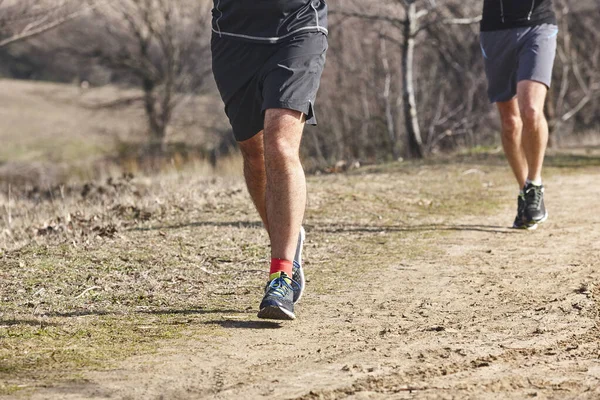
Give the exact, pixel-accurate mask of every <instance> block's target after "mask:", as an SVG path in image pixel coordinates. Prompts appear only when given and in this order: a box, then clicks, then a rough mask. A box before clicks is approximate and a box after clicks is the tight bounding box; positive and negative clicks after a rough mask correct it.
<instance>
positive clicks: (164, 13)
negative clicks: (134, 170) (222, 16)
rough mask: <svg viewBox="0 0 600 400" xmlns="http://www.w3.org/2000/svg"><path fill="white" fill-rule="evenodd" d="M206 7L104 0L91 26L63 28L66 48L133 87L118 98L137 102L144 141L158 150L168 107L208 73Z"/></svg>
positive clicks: (175, 0) (184, 1)
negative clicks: (135, 93) (136, 92)
mask: <svg viewBox="0 0 600 400" xmlns="http://www.w3.org/2000/svg"><path fill="white" fill-rule="evenodd" d="M209 10H210V7H209V2H208V1H197V0H122V1H119V2H110V3H107V4H105V5H102V6H101V7H98V8H96V9H95V10H94V14H93V19H92V20H90V21H89V22H92V24H91V25H92V27H90V26H89V25H88V24H85V25H84V24H83V23H82V24H80V26H79V27H78V29H71V30H69V31H68V32H66V34H67V36H68V40H69V45H68V48H67V49H66V51H67V52H68V53H69V54H72V55H75V56H76V57H77V58H78V59H79V60H82V62H88V63H95V64H99V65H101V66H103V67H105V68H107V69H109V70H111V71H113V72H115V73H119V74H125V75H127V76H129V77H131V79H132V80H133V81H134V82H135V83H136V84H137V85H139V87H140V88H141V89H142V92H143V95H142V96H139V97H135V98H128V99H122V101H124V102H127V103H128V104H131V103H133V102H138V101H140V102H142V103H143V106H144V110H145V112H146V117H147V123H148V130H149V133H150V141H151V143H153V144H154V145H157V146H158V147H159V148H160V149H162V150H164V148H165V146H166V142H167V136H168V130H167V128H168V126H169V124H170V122H171V119H172V116H173V111H174V110H175V108H176V107H177V106H178V105H179V104H180V103H181V102H182V101H183V100H185V99H186V98H187V97H188V96H190V95H191V94H193V93H197V92H198V91H199V90H200V89H202V88H203V87H204V86H205V84H206V83H207V81H208V78H209V75H210V63H209V62H207V60H208V59H209V57H208V51H209V43H208V38H209V37H210V34H209V31H210V28H209V27H208V24H207V20H208V18H207V15H208V12H209ZM119 103H120V102H117V104H119ZM111 105H115V104H111Z"/></svg>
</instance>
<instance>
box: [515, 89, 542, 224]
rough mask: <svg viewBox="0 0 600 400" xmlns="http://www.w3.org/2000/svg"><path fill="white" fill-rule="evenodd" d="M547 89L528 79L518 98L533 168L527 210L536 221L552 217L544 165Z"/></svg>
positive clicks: (529, 157)
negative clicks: (543, 179) (549, 212)
mask: <svg viewBox="0 0 600 400" xmlns="http://www.w3.org/2000/svg"><path fill="white" fill-rule="evenodd" d="M547 92H548V88H547V87H546V85H544V84H543V83H540V82H536V81H530V80H524V81H521V82H519V84H518V86H517V98H518V101H519V108H520V111H521V118H522V120H523V139H522V140H523V150H524V152H525V157H526V158H527V166H528V171H529V172H528V176H527V182H526V184H525V189H524V190H525V200H526V206H525V214H526V217H527V219H528V220H529V221H530V223H532V224H535V223H539V222H543V221H545V220H546V219H547V218H548V213H547V211H546V207H545V204H544V187H543V185H542V167H543V164H544V157H545V154H546V148H547V145H548V122H547V121H546V117H545V116H544V102H545V100H546V94H547Z"/></svg>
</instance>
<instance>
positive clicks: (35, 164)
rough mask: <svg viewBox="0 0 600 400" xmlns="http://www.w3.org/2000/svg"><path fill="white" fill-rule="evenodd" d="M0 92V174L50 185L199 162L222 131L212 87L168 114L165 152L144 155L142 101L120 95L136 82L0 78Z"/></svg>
mask: <svg viewBox="0 0 600 400" xmlns="http://www.w3.org/2000/svg"><path fill="white" fill-rule="evenodd" d="M0 92H1V93H4V94H6V95H5V96H0V141H1V142H2V144H3V145H2V147H1V148H0V182H2V181H10V182H19V183H22V182H30V183H32V184H34V185H38V186H40V185H41V186H52V185H56V184H59V183H64V182H67V181H72V180H73V179H77V180H81V181H85V180H89V179H99V178H103V177H105V176H111V175H114V174H115V171H122V170H127V171H129V172H136V173H137V172H140V171H148V170H150V168H148V167H152V168H154V169H155V168H156V167H157V166H158V167H161V168H162V169H168V168H169V167H174V168H181V167H182V164H183V163H186V164H195V165H196V166H199V165H200V168H204V165H202V164H207V163H208V162H207V159H206V154H207V152H208V151H210V149H211V148H212V147H214V146H215V144H216V142H217V141H218V140H219V137H220V135H222V132H226V131H227V127H226V125H225V121H226V119H225V118H224V115H223V111H222V106H221V105H220V102H219V101H218V100H217V99H215V98H214V96H213V95H208V96H202V97H191V98H189V99H188V101H187V102H185V103H184V104H183V105H182V107H181V108H179V109H178V112H177V113H176V115H175V117H174V121H173V125H172V128H171V130H170V131H169V142H170V143H171V144H172V151H171V152H170V154H167V156H166V157H162V158H161V159H160V160H157V161H156V162H152V160H150V161H149V162H145V161H144V160H143V157H141V156H139V153H140V152H141V151H143V150H144V145H145V143H146V140H147V139H146V138H147V134H146V120H145V115H144V112H143V109H142V107H141V104H140V103H139V102H137V103H133V104H128V103H120V102H118V101H119V100H120V99H128V98H133V97H139V95H140V94H139V93H138V92H137V91H136V90H130V89H121V88H117V87H114V86H107V87H103V88H95V89H89V90H83V89H80V88H79V87H77V86H75V85H64V84H54V83H40V82H23V81H13V80H0ZM109 104H112V106H107V105H109ZM181 144H185V147H186V153H187V154H185V155H182V154H180V150H179V148H180V147H182V145H181ZM146 164H152V165H146Z"/></svg>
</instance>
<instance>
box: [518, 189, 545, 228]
mask: <svg viewBox="0 0 600 400" xmlns="http://www.w3.org/2000/svg"><path fill="white" fill-rule="evenodd" d="M523 191H524V192H525V209H524V211H523V215H524V219H525V222H526V223H527V225H529V226H533V225H537V224H540V223H542V222H544V221H546V220H547V219H548V212H547V211H546V206H545V204H544V186H543V185H540V186H536V185H534V184H532V183H529V184H527V185H526V186H525V188H524V189H523Z"/></svg>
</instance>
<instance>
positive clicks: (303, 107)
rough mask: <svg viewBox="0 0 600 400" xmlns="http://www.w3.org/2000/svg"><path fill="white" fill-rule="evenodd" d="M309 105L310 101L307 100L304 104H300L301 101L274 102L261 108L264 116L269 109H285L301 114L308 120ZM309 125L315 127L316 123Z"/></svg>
mask: <svg viewBox="0 0 600 400" xmlns="http://www.w3.org/2000/svg"><path fill="white" fill-rule="evenodd" d="M311 104H312V103H311V101H310V100H307V101H305V102H301V101H299V102H289V101H279V102H274V103H272V104H266V105H265V106H264V107H263V109H262V112H263V114H264V113H265V112H266V111H267V110H269V109H277V108H283V109H286V110H292V111H298V112H301V113H302V114H304V115H305V116H306V118H307V119H308V118H309V117H310V115H309V112H310V107H311ZM311 119H312V118H311ZM307 123H309V122H308V121H307ZM309 125H316V123H309Z"/></svg>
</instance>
